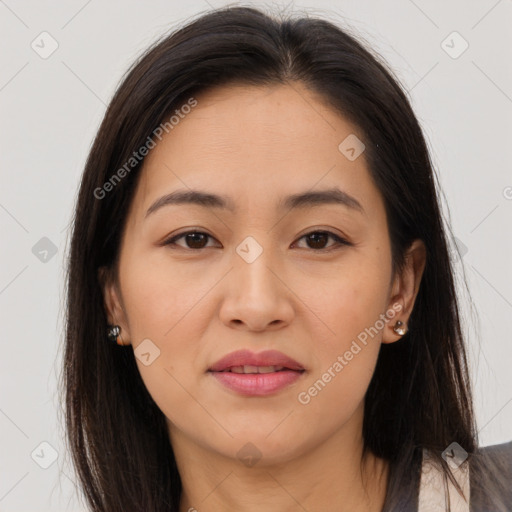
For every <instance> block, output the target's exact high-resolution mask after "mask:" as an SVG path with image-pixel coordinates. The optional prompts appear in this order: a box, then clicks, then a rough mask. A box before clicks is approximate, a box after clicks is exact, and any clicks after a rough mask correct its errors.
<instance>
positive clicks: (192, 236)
mask: <svg viewBox="0 0 512 512" xmlns="http://www.w3.org/2000/svg"><path fill="white" fill-rule="evenodd" d="M181 238H185V243H186V244H187V246H185V247H184V246H183V245H179V244H176V243H175V242H176V240H180V239H181ZM208 238H212V239H213V237H212V236H211V235H209V234H208V233H204V232H202V231H185V232H184V233H180V234H179V235H175V236H173V237H171V238H169V239H168V240H166V241H165V242H164V243H163V244H162V245H170V246H173V245H174V246H177V247H181V248H183V249H193V250H198V249H206V246H205V245H204V242H205V241H207V239H208ZM189 244H190V245H191V246H190V245H189Z"/></svg>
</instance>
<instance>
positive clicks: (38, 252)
mask: <svg viewBox="0 0 512 512" xmlns="http://www.w3.org/2000/svg"><path fill="white" fill-rule="evenodd" d="M32 254H33V255H34V256H35V257H36V258H37V259H39V261H42V262H43V263H48V262H49V261H50V260H51V259H52V258H53V257H54V256H55V255H56V254H57V246H56V245H55V244H54V243H53V242H52V241H51V240H50V239H49V238H47V237H45V236H43V238H41V239H40V240H39V241H38V242H36V243H35V245H34V246H33V247H32Z"/></svg>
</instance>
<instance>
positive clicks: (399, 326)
mask: <svg viewBox="0 0 512 512" xmlns="http://www.w3.org/2000/svg"><path fill="white" fill-rule="evenodd" d="M393 331H395V333H396V334H399V335H400V336H403V335H404V334H405V333H406V332H407V328H406V326H405V325H404V323H403V322H401V321H400V320H398V321H397V322H396V324H395V326H394V327H393Z"/></svg>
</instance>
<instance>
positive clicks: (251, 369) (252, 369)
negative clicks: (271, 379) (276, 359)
mask: <svg viewBox="0 0 512 512" xmlns="http://www.w3.org/2000/svg"><path fill="white" fill-rule="evenodd" d="M208 371H209V372H215V370H208ZM287 371H288V372H297V373H302V372H304V371H305V370H304V369H293V368H287V367H286V366H273V365H271V366H253V365H243V366H230V367H228V368H225V369H224V370H220V371H218V372H215V373H238V374H246V375H247V374H259V373H278V372H287Z"/></svg>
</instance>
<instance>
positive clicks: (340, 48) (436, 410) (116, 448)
mask: <svg viewBox="0 0 512 512" xmlns="http://www.w3.org/2000/svg"><path fill="white" fill-rule="evenodd" d="M294 82H301V83H303V84H305V85H306V86H307V87H308V88H309V89H310V90H311V91H314V92H315V93H317V94H318V95H320V96H321V97H322V98H323V99H324V100H325V101H326V102H327V103H328V104H329V105H330V106H332V108H333V110H335V111H337V112H339V113H340V114H341V115H342V116H344V117H345V118H347V119H348V120H349V121H350V122H352V123H353V124H354V125H356V126H357V127H358V128H359V129H360V130H361V133H362V134H363V137H364V143H365V145H366V150H365V158H366V160H367V164H368V167H369V171H370V173H371V176H372V178H373V180H374V182H375V183H376V185H377V186H378V188H379V190H380V193H381V194H382V196H383V198H384V202H385V207H386V214H387V219H388V225H389V236H390V242H391V247H392V258H393V270H394V271H400V269H401V268H402V265H403V263H404V253H405V251H406V249H407V248H408V247H409V245H410V244H411V242H412V241H413V240H415V239H421V240H423V241H424V243H425V245H426V249H427V262H426V267H425V271H424V275H423V278H422V282H421V286H420V289H419V292H418V296H417V299H416V303H415V307H414V310H413V312H412V314H411V317H410V320H409V325H408V327H409V331H408V333H407V334H406V335H405V336H404V337H403V339H402V340H401V341H399V342H396V343H392V344H385V345H382V347H381V350H380V353H379V357H378V361H377V366H376V369H375V373H374V375H373V378H372V380H371V382H370V385H369V388H368V390H367V393H366V396H365V412H364V424H363V438H364V454H365V455H367V454H368V453H369V452H372V453H374V454H375V455H377V456H378V457H382V458H384V459H386V460H387V461H389V465H390V466H389V467H390V476H389V484H388V490H387V497H386V503H385V507H384V510H387V511H391V510H393V511H396V510H406V509H405V508H404V507H405V503H410V501H411V499H412V500H414V498H413V496H414V493H415V492H417V488H416V487H415V485H414V482H416V481H417V476H418V470H419V467H420V463H421V455H422V449H423V448H427V449H429V450H430V451H431V453H432V454H433V456H434V457H435V460H436V461H437V462H438V463H439V465H440V466H441V467H442V468H443V470H444V471H445V475H449V477H450V478H451V474H449V471H448V470H447V468H448V466H447V464H446V462H445V461H444V459H443V458H442V457H441V453H442V452H443V450H445V448H446V447H448V445H450V444H451V443H452V442H453V441H456V442H457V443H459V444H460V445H461V446H462V447H463V448H464V449H465V450H466V451H467V452H468V453H469V460H470V461H471V463H472V464H474V467H475V475H477V479H476V480H475V481H472V485H476V486H480V487H482V489H484V490H485V492H487V493H488V495H489V496H493V495H496V496H497V495H498V494H499V493H500V492H502V490H503V488H502V487H500V485H503V483H502V482H500V481H499V478H498V475H496V473H495V474H494V476H493V477H492V478H491V477H490V474H486V471H487V470H486V469H485V465H484V463H483V461H482V462H480V463H478V464H477V460H478V457H477V456H475V455H478V454H477V448H478V439H477V431H476V427H475V419H474V413H473V404H472V397H471V386H470V381H469V376H468V368H467V361H466V353H465V347H464V342H463V335H462V332H461V323H460V318H459V306H458V301H457V296H456V291H455V286H454V277H453V271H454V267H453V262H452V260H451V256H450V252H449V249H448V243H447V238H446V228H445V227H444V225H443V219H442V215H441V211H440V206H439V199H438V195H437V194H438V193H437V190H436V176H435V173H434V171H433V165H432V163H431V160H430V156H429V152H428V150H427V145H426V142H425V139H424V136H423V134H422V130H421V128H420V126H419V123H418V121H417V119H416V117H415V115H414V113H413V111H412V108H411V106H410V103H409V101H408V99H407V96H406V94H405V93H404V90H403V88H402V86H401V85H400V84H399V80H398V79H397V78H396V77H394V76H393V74H392V72H391V71H389V70H387V68H386V66H385V64H384V63H383V62H381V60H380V58H379V57H378V55H377V54H375V53H374V52H373V51H372V50H371V49H369V48H368V49H367V48H365V47H364V46H363V44H362V43H361V42H358V40H357V39H356V38H355V37H354V36H352V35H350V34H349V32H348V30H343V29H341V28H340V27H337V26H335V25H334V24H332V23H330V22H328V21H325V20H323V19H317V18H314V17H309V16H306V17H301V18H294V17H292V16H287V17H283V18H282V19H278V18H277V17H272V16H269V15H267V14H265V13H263V12H261V11H260V10H257V9H254V8H246V7H236V8H224V9H219V10H214V11H211V12H208V13H206V14H203V15H201V16H199V17H198V18H197V19H195V20H193V21H192V22H190V23H189V24H187V25H186V26H184V27H182V28H180V29H179V30H177V31H175V32H173V33H172V34H170V35H165V36H164V37H163V38H162V39H161V40H159V41H158V42H156V43H155V44H154V45H152V47H151V48H149V49H148V50H147V51H146V52H144V53H143V55H142V56H141V57H140V58H139V59H138V60H137V62H135V63H134V64H133V66H132V67H131V69H130V70H129V71H128V72H127V73H126V75H125V76H124V77H123V80H122V83H121V84H120V86H119V87H118V89H117V91H116V93H115V95H114V97H113V98H112V100H111V101H110V104H109V106H108V108H107V111H106V113H105V116H104V119H103V121H102V123H101V126H100V128H99V131H98V133H97V135H96V138H95V140H94V143H93V145H92V147H91V149H90V152H89V156H88V159H87V162H86V166H85V170H84V173H83V176H82V181H81V185H80V190H79V195H78V199H77V204H76V210H75V212H74V219H73V227H72V236H71V246H70V251H69V266H68V268H67V276H66V277H67V283H66V284H67V290H66V292H67V295H66V299H67V303H66V333H65V346H64V349H65V353H64V366H63V374H62V384H61V388H62V392H63V394H64V397H63V403H64V406H65V422H66V433H67V442H68V443H69V450H70V453H71V455H72V459H73V464H74V467H75V468H76V471H77V474H78V477H79V479H80V483H81V486H82V488H83V491H84V493H85V497H86V499H87V502H88V504H89V505H90V507H91V510H93V511H95V512H96V511H97V512H100V511H101V512H113V511H124V512H127V511H141V510H145V511H151V512H160V511H162V512H163V511H178V509H179V502H180V495H181V481H180V476H179V473H178V470H177V467H176V463H175V459H174V455H173V450H172V447H171V445H170V441H169V434H168V430H167V426H166V422H165V418H164V415H163V413H162V412H161V411H160V409H159V408H158V407H157V405H156V404H155V402H154V401H153V399H152V397H151V396H150V394H149V393H148V391H147V389H146V387H145V385H144V383H143V381H142V379H141V377H140V374H139V371H138V369H137V365H136V363H135V359H134V353H133V349H132V347H131V346H128V347H119V346H117V345H115V344H112V343H111V342H109V341H108V340H107V338H106V327H107V317H106V312H105V309H104V302H103V297H102V289H101V286H100V282H99V280H98V270H99V269H100V268H102V267H103V268H106V269H108V270H109V271H111V272H112V273H113V274H114V275H116V267H117V261H118V258H119V248H120V240H121V235H122V232H123V229H124V226H125V221H126V218H127V213H128V208H129V206H130V203H131V200H132V198H133V195H134V192H135V190H136V186H137V178H138V176H139V175H140V170H141V168H142V165H143V160H141V161H140V162H137V164H136V165H133V167H132V168H131V169H130V170H129V172H126V173H124V174H126V175H125V176H124V177H123V178H122V179H121V180H118V181H117V182H115V186H114V187H112V188H113V190H112V191H110V192H109V193H108V194H106V195H105V196H104V197H101V198H98V193H97V191H98V189H99V188H102V187H103V186H104V184H105V183H107V182H109V180H111V179H112V176H113V175H114V174H115V173H116V171H117V170H118V169H120V168H122V167H123V166H124V165H125V164H126V162H127V161H129V159H130V158H131V156H132V155H133V153H134V152H135V151H137V150H138V149H139V148H140V147H142V146H143V145H144V144H145V142H146V141H147V139H148V137H150V136H152V134H153V133H154V131H155V129H156V128H157V127H158V126H159V125H160V124H161V123H162V122H165V120H166V119H167V118H168V117H169V116H170V115H171V114H172V113H173V112H174V111H175V109H177V108H179V107H180V105H183V103H184V102H186V101H187V99H189V98H190V97H192V96H194V95H196V94H198V93H199V92H201V91H205V90H208V89H212V88H214V87H219V86H222V85H226V84H230V83H242V84H247V85H268V84H293V83H294ZM95 191H96V192H95ZM485 477H487V478H485ZM452 481H453V480H452ZM493 505H494V510H501V509H500V508H499V507H500V506H503V510H505V505H504V504H500V503H498V502H497V501H496V502H495V503H494V504H493Z"/></svg>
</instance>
